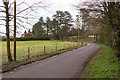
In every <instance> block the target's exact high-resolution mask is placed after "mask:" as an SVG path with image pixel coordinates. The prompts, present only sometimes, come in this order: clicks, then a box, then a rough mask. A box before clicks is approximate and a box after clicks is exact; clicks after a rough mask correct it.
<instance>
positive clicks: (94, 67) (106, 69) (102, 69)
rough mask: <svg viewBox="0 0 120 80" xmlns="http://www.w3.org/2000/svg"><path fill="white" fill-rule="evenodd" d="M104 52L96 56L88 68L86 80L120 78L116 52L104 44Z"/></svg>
mask: <svg viewBox="0 0 120 80" xmlns="http://www.w3.org/2000/svg"><path fill="white" fill-rule="evenodd" d="M99 45H101V46H102V47H103V50H102V51H100V53H99V54H98V55H97V56H95V57H94V58H93V59H92V61H91V62H90V64H89V65H88V67H87V68H86V71H85V75H83V77H86V78H118V59H117V57H116V56H115V54H114V51H113V50H112V49H111V48H110V47H107V46H105V45H103V44H99Z"/></svg>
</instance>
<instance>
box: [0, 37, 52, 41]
mask: <svg viewBox="0 0 120 80" xmlns="http://www.w3.org/2000/svg"><path fill="white" fill-rule="evenodd" d="M13 40H14V38H10V41H13ZM31 40H50V37H31V38H23V37H21V38H16V41H31ZM2 41H6V38H2Z"/></svg>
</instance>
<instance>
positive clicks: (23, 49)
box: [2, 41, 80, 64]
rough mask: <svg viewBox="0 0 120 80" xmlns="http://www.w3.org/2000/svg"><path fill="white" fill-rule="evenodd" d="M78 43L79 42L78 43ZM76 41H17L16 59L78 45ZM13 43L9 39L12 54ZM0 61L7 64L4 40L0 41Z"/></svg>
mask: <svg viewBox="0 0 120 80" xmlns="http://www.w3.org/2000/svg"><path fill="white" fill-rule="evenodd" d="M79 44H80V43H79ZM79 44H78V43H76V42H67V41H64V42H63V41H17V61H23V60H24V59H29V58H32V57H34V56H42V55H45V54H49V53H54V52H57V51H58V50H64V49H67V48H70V47H74V46H77V45H79ZM13 45H14V43H13V42H12V41H11V53H12V55H13V47H14V46H13ZM2 63H3V64H7V63H8V62H7V49H6V42H2Z"/></svg>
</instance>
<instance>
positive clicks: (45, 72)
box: [3, 43, 100, 78]
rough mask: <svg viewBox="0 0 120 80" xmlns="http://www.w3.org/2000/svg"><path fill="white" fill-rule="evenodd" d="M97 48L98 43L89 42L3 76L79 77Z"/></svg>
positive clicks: (98, 47)
mask: <svg viewBox="0 0 120 80" xmlns="http://www.w3.org/2000/svg"><path fill="white" fill-rule="evenodd" d="M99 49H100V46H99V45H97V44H93V43H89V44H88V45H87V46H84V47H81V48H78V49H74V50H72V51H68V52H65V53H62V54H59V55H56V56H53V57H50V58H47V59H44V60H41V61H36V62H34V63H31V64H28V65H25V66H21V67H19V68H16V69H14V70H13V71H10V72H7V73H4V74H3V78H75V77H80V74H81V72H82V71H83V68H84V67H85V66H84V65H85V62H86V61H87V60H88V58H90V57H91V56H93V55H94V54H95V53H96V52H97V51H98V50H99Z"/></svg>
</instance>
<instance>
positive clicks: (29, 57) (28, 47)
mask: <svg viewBox="0 0 120 80" xmlns="http://www.w3.org/2000/svg"><path fill="white" fill-rule="evenodd" d="M29 58H30V48H29V47H28V59H29Z"/></svg>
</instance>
